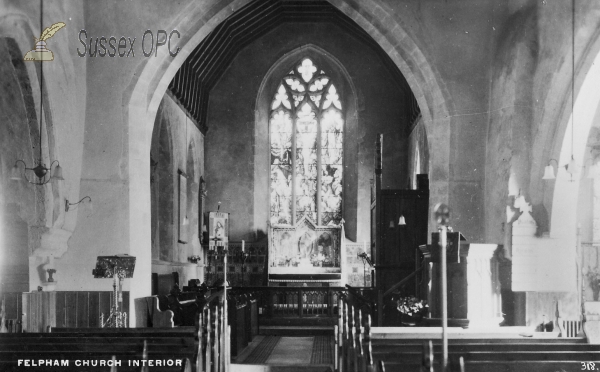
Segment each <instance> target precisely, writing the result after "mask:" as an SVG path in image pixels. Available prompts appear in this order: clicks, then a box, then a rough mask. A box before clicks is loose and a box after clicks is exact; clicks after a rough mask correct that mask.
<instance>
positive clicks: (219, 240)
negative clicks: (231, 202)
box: [208, 212, 229, 249]
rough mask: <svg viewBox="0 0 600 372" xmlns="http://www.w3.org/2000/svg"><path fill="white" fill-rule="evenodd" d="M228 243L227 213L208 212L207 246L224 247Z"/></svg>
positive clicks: (212, 247) (211, 247)
mask: <svg viewBox="0 0 600 372" xmlns="http://www.w3.org/2000/svg"><path fill="white" fill-rule="evenodd" d="M228 243H229V213H222V212H209V213H208V246H209V248H210V249H215V247H226V246H227V244H228Z"/></svg>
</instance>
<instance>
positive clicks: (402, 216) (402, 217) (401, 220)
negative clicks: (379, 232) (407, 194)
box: [398, 214, 406, 226]
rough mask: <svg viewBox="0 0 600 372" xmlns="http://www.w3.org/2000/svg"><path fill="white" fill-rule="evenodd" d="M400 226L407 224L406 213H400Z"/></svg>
mask: <svg viewBox="0 0 600 372" xmlns="http://www.w3.org/2000/svg"><path fill="white" fill-rule="evenodd" d="M398 226H406V219H405V218H404V215H402V214H401V215H400V218H399V219H398Z"/></svg>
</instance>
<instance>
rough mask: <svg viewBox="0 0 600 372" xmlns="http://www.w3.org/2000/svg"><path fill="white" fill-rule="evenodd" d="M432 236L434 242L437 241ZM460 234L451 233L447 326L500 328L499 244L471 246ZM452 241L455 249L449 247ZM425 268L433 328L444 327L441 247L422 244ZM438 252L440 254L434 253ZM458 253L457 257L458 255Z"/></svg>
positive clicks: (449, 240) (448, 263) (449, 234)
mask: <svg viewBox="0 0 600 372" xmlns="http://www.w3.org/2000/svg"><path fill="white" fill-rule="evenodd" d="M434 234H436V235H437V233H433V234H432V242H437V241H439V239H438V240H436V239H435V238H434V237H433V235H434ZM461 236H462V235H461V234H460V233H459V232H454V233H448V243H449V247H448V248H447V249H448V251H447V252H448V254H447V278H448V325H449V326H451V327H452V326H455V327H470V328H480V327H486V328H487V327H497V326H498V325H499V323H500V322H502V320H503V317H502V300H501V295H500V279H499V274H498V262H497V261H496V259H495V258H494V253H495V252H496V250H497V249H498V248H499V247H501V246H499V245H497V244H473V243H471V244H468V243H467V242H466V241H464V240H461V239H460V237H461ZM450 242H453V244H454V246H450ZM419 249H420V250H421V252H422V253H423V255H424V259H425V263H424V264H425V267H426V273H425V275H426V280H425V281H424V282H425V283H426V286H427V288H426V290H427V293H428V296H427V300H428V303H429V312H430V318H429V319H427V321H428V323H430V324H431V325H433V326H439V325H440V324H441V320H440V318H441V316H442V310H441V303H440V292H439V290H440V274H439V272H440V268H439V266H440V264H439V258H437V257H439V249H440V247H439V244H431V245H421V246H419ZM435 251H438V252H436V253H435V254H434V252H435ZM457 253H458V254H457Z"/></svg>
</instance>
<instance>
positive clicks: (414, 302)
mask: <svg viewBox="0 0 600 372" xmlns="http://www.w3.org/2000/svg"><path fill="white" fill-rule="evenodd" d="M397 305H398V307H397V309H398V311H399V312H400V321H401V323H402V325H404V326H407V327H414V326H415V325H417V324H419V323H420V322H421V320H423V316H425V314H427V311H428V310H429V306H428V305H427V302H426V301H424V300H419V299H418V298H416V297H415V296H408V297H400V298H399V299H398V301H397Z"/></svg>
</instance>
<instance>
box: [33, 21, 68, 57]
mask: <svg viewBox="0 0 600 372" xmlns="http://www.w3.org/2000/svg"><path fill="white" fill-rule="evenodd" d="M65 26H66V24H65V23H64V22H57V23H55V24H53V25H52V26H50V27H46V29H45V30H44V31H43V32H42V34H41V35H40V37H39V38H36V39H35V49H33V50H30V51H29V52H27V54H25V57H23V60H24V61H54V53H52V51H51V50H49V49H47V48H46V40H48V39H50V38H51V37H52V36H54V34H55V33H57V32H58V30H60V29H61V28H63V27H65Z"/></svg>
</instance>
